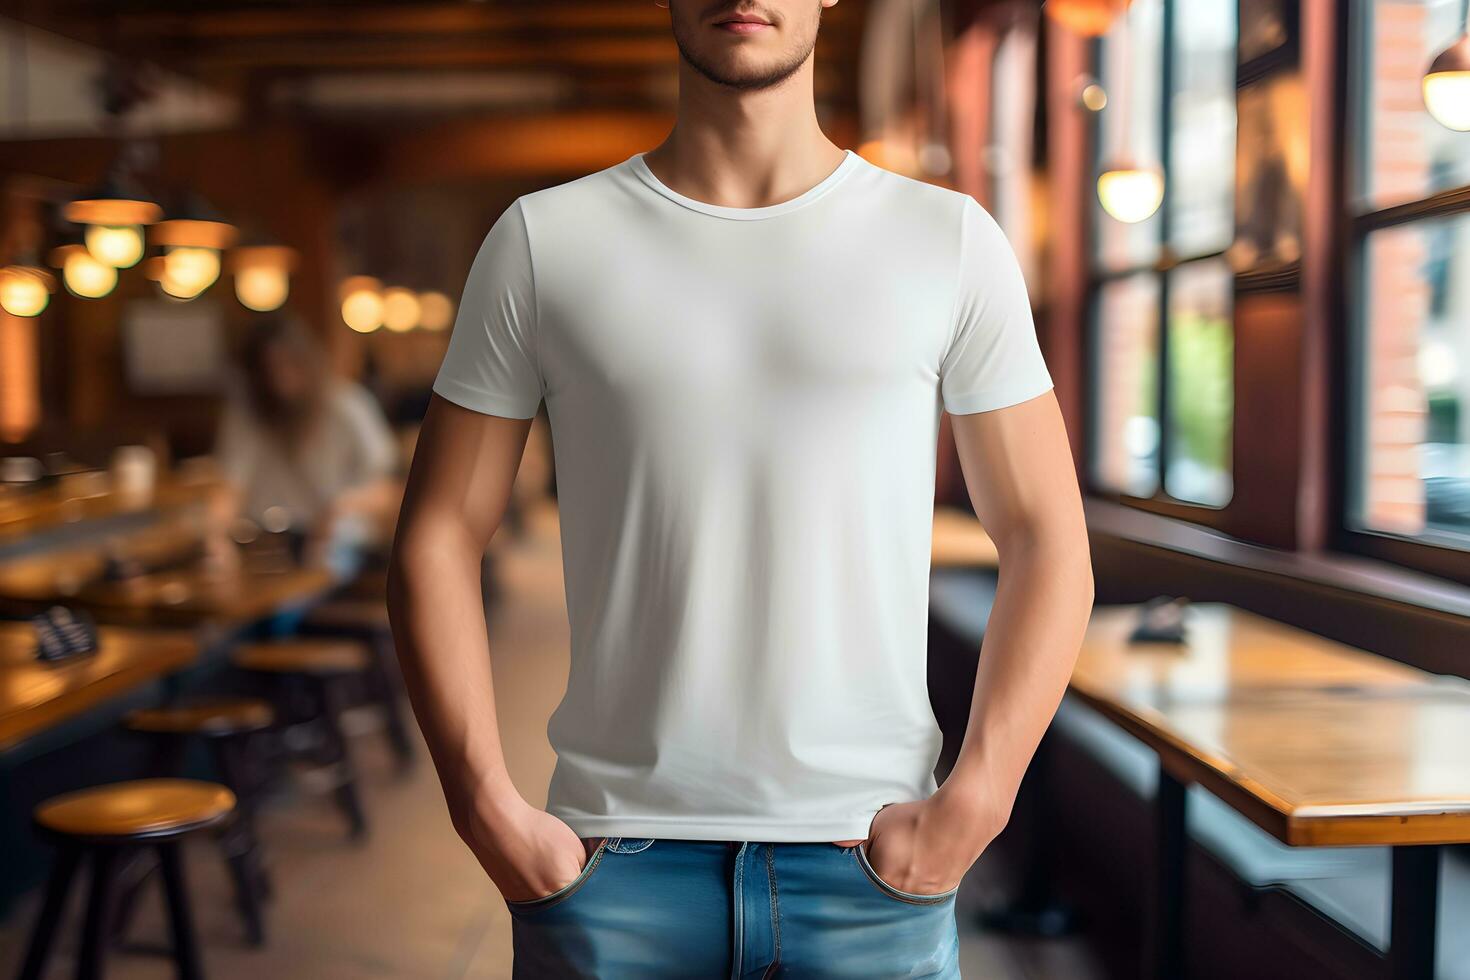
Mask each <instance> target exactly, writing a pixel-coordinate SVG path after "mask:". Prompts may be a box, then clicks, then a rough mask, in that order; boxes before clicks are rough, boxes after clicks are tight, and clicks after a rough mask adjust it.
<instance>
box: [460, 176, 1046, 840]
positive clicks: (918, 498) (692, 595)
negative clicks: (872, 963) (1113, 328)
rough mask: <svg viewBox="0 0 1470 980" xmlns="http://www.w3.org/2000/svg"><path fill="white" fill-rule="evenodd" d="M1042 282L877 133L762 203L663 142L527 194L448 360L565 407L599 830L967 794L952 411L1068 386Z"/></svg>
mask: <svg viewBox="0 0 1470 980" xmlns="http://www.w3.org/2000/svg"><path fill="white" fill-rule="evenodd" d="M1050 387H1051V378H1050V376H1049V375H1048V372H1047V369H1046V365H1045V363H1044V362H1043V361H1042V357H1041V352H1040V350H1039V348H1038V346H1037V342H1036V333H1035V329H1034V326H1033V324H1032V319H1031V310H1030V305H1029V303H1028V301H1027V296H1026V288H1025V284H1024V282H1023V280H1022V278H1021V273H1020V269H1019V266H1018V264H1017V262H1016V259H1015V255H1014V253H1013V252H1012V251H1011V249H1010V247H1009V245H1008V243H1007V242H1006V240H1005V238H1004V236H1003V235H1002V233H1001V231H1000V228H999V226H997V224H996V223H995V221H994V220H993V219H992V218H991V217H990V215H989V214H987V213H986V212H985V211H984V209H982V208H981V207H980V206H979V205H978V204H977V203H975V201H974V200H973V199H972V198H970V197H969V196H967V195H965V194H961V193H958V192H956V191H952V190H948V189H946V188H941V187H938V186H935V185H931V184H927V183H924V182H922V181H919V180H914V179H912V178H909V177H904V176H902V175H899V174H895V173H893V172H891V171H888V170H884V169H882V168H881V167H878V166H876V165H875V164H872V163H870V162H868V161H867V160H865V159H863V158H862V157H860V156H858V155H857V154H856V153H853V152H851V151H849V152H848V154H847V156H846V157H845V158H844V159H843V161H842V163H841V164H840V165H839V166H838V167H837V169H836V170H834V171H833V172H832V173H831V174H830V175H829V176H827V177H826V178H825V179H823V180H822V181H821V182H820V183H818V184H816V185H815V186H813V187H811V188H810V189H809V190H807V191H806V192H805V193H803V194H801V195H799V196H797V197H795V198H792V199H790V200H787V201H784V202H781V203H779V204H773V205H770V206H768V207H758V208H732V207H723V206H719V205H714V204H707V203H704V202H702V201H698V200H695V199H693V198H690V197H686V196H684V195H682V194H679V193H678V192H676V191H674V190H673V189H672V188H669V187H666V186H665V185H663V184H662V183H661V182H660V181H659V180H658V178H657V177H656V176H654V174H653V172H652V171H651V170H650V169H649V168H648V166H647V165H646V164H645V163H644V161H643V157H642V154H635V155H633V156H632V157H629V158H628V159H627V160H624V161H623V162H622V163H619V164H616V165H615V166H612V167H608V168H606V169H604V170H601V171H598V172H596V173H593V174H589V175H587V176H585V177H581V178H578V179H575V180H571V181H568V182H566V183H562V184H559V185H556V186H553V187H549V188H545V189H543V190H538V191H535V192H533V193H529V194H525V195H522V196H521V197H520V198H518V199H517V200H516V201H515V202H514V203H513V204H512V205H511V206H510V207H509V208H508V209H507V210H506V211H505V212H504V213H503V214H502V215H501V216H500V218H499V219H498V220H497V221H496V222H495V224H494V226H493V227H492V228H491V229H490V232H489V234H488V235H487V237H486V238H485V241H484V244H483V245H482V246H481V248H480V251H479V253H478V255H477V257H476V259H475V261H474V265H473V267H472V268H471V270H470V273H469V277H468V281H467V282H466V284H465V289H464V295H463V299H462V300H461V304H460V307H459V315H458V318H457V321H456V323H455V325H454V332H453V334H452V337H451V339H450V342H449V348H448V351H447V353H446V355H445V358H444V362H443V365H442V366H441V368H440V371H439V375H438V378H437V380H436V381H435V384H434V390H435V392H437V393H438V394H439V395H441V396H442V397H444V398H446V399H448V400H450V401H452V402H455V403H457V404H459V405H462V406H464V407H466V408H469V409H473V410H475V411H478V412H484V413H488V414H492V415H499V416H505V417H511V418H529V417H530V416H532V415H534V414H535V413H536V411H537V407H538V405H539V403H540V402H541V400H542V399H543V398H544V399H545V401H546V409H547V416H548V419H549V422H550V425H551V435H552V444H553V447H554V454H555V465H556V474H557V481H556V482H557V494H558V498H559V504H560V519H561V528H562V557H563V560H564V563H565V576H566V597H567V607H568V614H569V617H570V626H571V677H570V681H569V683H568V687H567V692H566V695H565V697H564V698H563V700H562V701H561V703H560V705H559V706H558V707H557V709H556V711H555V712H554V713H553V715H552V717H551V721H550V725H549V727H548V733H549V735H550V738H551V743H552V746H553V747H554V748H555V750H556V752H557V764H556V769H555V772H554V774H553V776H552V780H551V787H550V793H549V800H548V805H547V809H548V811H549V812H550V813H552V814H554V815H556V816H558V817H560V818H561V819H562V820H564V821H565V822H566V823H567V824H568V825H569V826H570V827H571V828H572V829H573V830H574V831H576V832H577V834H578V835H579V836H584V837H593V836H604V835H605V836H631V837H669V838H683V839H710V840H756V841H773V842H774V841H834V840H844V839H851V838H861V837H865V836H867V832H868V826H869V823H870V822H871V820H872V817H873V814H874V813H875V812H877V810H878V809H879V808H880V807H881V806H882V805H883V804H884V803H888V802H904V801H908V800H918V799H924V798H926V797H927V796H928V795H929V794H931V793H932V792H933V791H934V790H935V788H936V783H935V780H934V766H935V763H936V761H937V758H938V753H939V748H940V741H941V738H940V732H939V727H938V725H937V724H936V722H935V718H934V713H933V711H932V709H931V708H930V705H929V698H928V688H927V683H926V653H927V651H926V646H927V635H928V634H927V603H928V589H929V555H930V546H931V540H932V524H933V503H934V476H935V457H936V448H937V437H938V431H939V421H940V414H941V408H943V409H947V410H948V411H950V412H954V413H968V412H984V411H989V410H991V409H997V408H1001V407H1004V406H1007V405H1012V404H1015V403H1017V402H1021V401H1024V400H1027V399H1030V398H1033V397H1035V396H1037V395H1040V394H1043V393H1044V392H1046V391H1047V390H1048V389H1050Z"/></svg>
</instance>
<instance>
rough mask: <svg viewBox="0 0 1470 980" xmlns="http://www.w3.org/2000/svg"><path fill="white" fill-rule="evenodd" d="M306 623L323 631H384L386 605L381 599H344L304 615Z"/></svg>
mask: <svg viewBox="0 0 1470 980" xmlns="http://www.w3.org/2000/svg"><path fill="white" fill-rule="evenodd" d="M306 622H307V623H308V624H310V625H311V626H315V627H319V628H324V629H343V630H386V629H388V628H389V626H390V624H389V622H388V604H387V603H386V602H385V601H384V600H382V599H374V598H344V599H331V600H328V601H327V602H323V603H321V604H320V605H318V606H315V607H313V608H312V610H311V611H310V612H309V613H307V614H306Z"/></svg>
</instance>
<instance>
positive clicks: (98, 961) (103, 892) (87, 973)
mask: <svg viewBox="0 0 1470 980" xmlns="http://www.w3.org/2000/svg"><path fill="white" fill-rule="evenodd" d="M117 857H118V853H117V849H116V848H112V847H97V848H93V850H92V892H91V894H90V895H89V896H88V897H87V920H86V924H85V925H83V926H82V952H81V957H80V959H78V960H77V980H97V978H98V977H101V976H102V954H103V951H104V950H105V949H106V948H107V941H106V935H105V933H106V925H107V919H108V912H109V910H110V909H111V907H112V892H113V889H112V884H113V869H114V867H115V865H116V862H117Z"/></svg>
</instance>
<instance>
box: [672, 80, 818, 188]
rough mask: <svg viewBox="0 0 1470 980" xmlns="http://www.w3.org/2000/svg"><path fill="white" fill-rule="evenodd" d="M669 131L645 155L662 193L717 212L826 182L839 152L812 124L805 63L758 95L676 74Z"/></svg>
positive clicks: (814, 120)
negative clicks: (700, 203)
mask: <svg viewBox="0 0 1470 980" xmlns="http://www.w3.org/2000/svg"><path fill="white" fill-rule="evenodd" d="M680 74H681V77H680V87H679V115H678V120H677V122H676V123H675V124H674V128H673V130H672V132H670V133H669V135H668V137H667V138H665V139H664V141H663V142H662V143H660V144H659V145H658V146H657V147H655V148H654V149H652V150H649V151H648V152H647V153H645V154H644V158H643V159H644V162H645V163H646V164H647V165H648V167H649V169H650V170H652V171H653V173H654V176H656V177H657V178H658V179H659V180H660V181H662V182H663V183H664V184H665V185H666V186H668V187H670V188H672V189H674V190H676V191H678V192H679V193H680V194H684V195H687V196H689V197H692V198H694V199H696V200H700V201H705V202H707V203H709V204H718V205H721V206H723V207H736V208H755V207H765V206H767V205H771V204H778V203H780V202H781V201H785V200H789V199H791V198H793V197H796V196H797V195H799V194H801V193H802V192H803V191H805V190H807V189H808V188H810V187H812V186H813V185H815V184H817V183H818V182H820V181H821V180H822V178H824V177H826V176H827V175H828V174H830V173H831V172H832V171H833V170H835V169H836V168H837V165H838V164H840V163H841V162H842V159H843V156H844V154H845V151H844V150H843V149H842V148H840V147H838V146H837V145H836V144H835V143H833V142H832V141H831V140H829V139H828V138H827V135H826V134H825V133H823V132H822V128H821V126H820V125H819V124H818V122H817V113H816V106H815V103H814V101H813V98H812V78H811V65H810V62H808V64H807V65H806V66H804V67H803V68H802V70H801V71H798V72H797V73H796V74H794V75H792V76H791V77H790V78H788V79H787V80H786V81H785V82H783V83H782V84H781V85H778V86H774V87H772V88H770V89H764V90H760V91H739V90H734V89H731V88H728V87H726V86H720V85H717V84H715V83H714V82H711V81H709V80H708V79H706V78H704V77H702V76H700V75H698V74H697V73H696V72H693V71H692V70H689V69H687V68H685V69H683V70H681V73H680Z"/></svg>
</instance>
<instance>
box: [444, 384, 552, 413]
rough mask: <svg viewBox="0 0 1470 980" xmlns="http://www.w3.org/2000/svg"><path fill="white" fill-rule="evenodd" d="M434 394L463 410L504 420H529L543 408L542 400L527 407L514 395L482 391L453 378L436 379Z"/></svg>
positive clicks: (537, 400)
mask: <svg viewBox="0 0 1470 980" xmlns="http://www.w3.org/2000/svg"><path fill="white" fill-rule="evenodd" d="M434 394H436V395H440V396H442V397H444V398H447V399H449V400H450V401H452V402H454V403H455V404H456V405H458V406H460V407H461V408H468V409H469V410H470V411H472V412H479V413H481V414H482V415H498V416H500V417H502V418H512V419H529V418H532V417H534V416H535V415H536V411H537V409H539V408H540V407H541V399H540V398H537V399H536V402H535V404H533V405H531V406H530V407H527V405H526V403H525V402H524V401H522V400H521V399H519V398H516V397H514V396H512V395H506V394H503V393H500V392H493V391H482V390H481V389H479V388H474V387H472V386H470V385H467V384H465V383H464V382H463V381H456V380H455V379H453V378H438V379H436V380H435V381H434Z"/></svg>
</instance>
